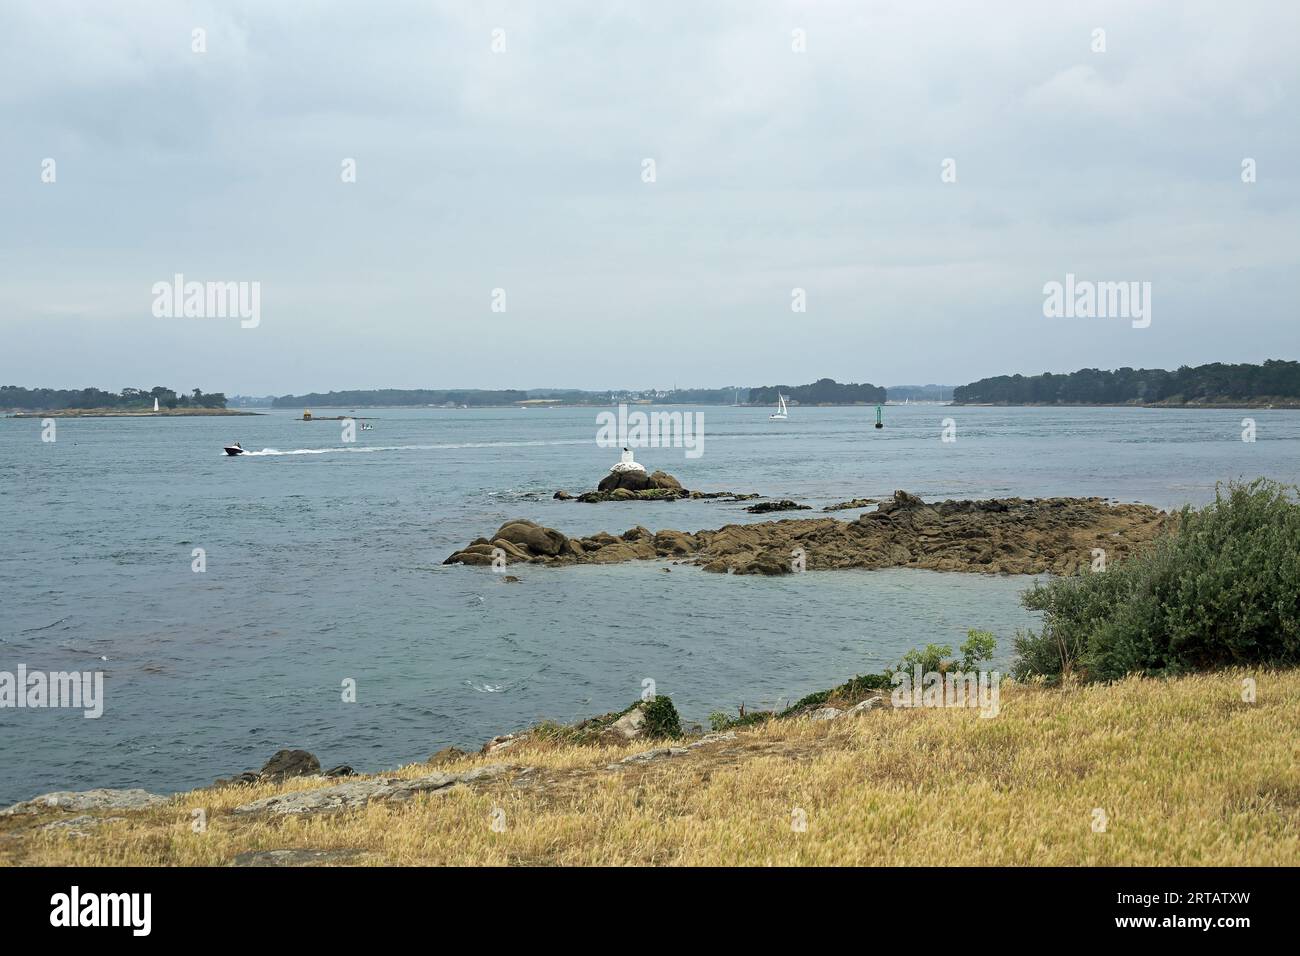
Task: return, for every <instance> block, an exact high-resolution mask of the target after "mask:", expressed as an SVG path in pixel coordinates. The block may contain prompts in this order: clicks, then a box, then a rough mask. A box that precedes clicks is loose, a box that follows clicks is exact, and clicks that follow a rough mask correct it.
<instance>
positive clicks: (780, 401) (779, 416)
mask: <svg viewBox="0 0 1300 956" xmlns="http://www.w3.org/2000/svg"><path fill="white" fill-rule="evenodd" d="M776 400H777V409H776V414H774V415H768V416H767V417H768V418H769V419H771V420H772V421H782V422H783V421H785V420H786V419H787V418H789V417H790V412H789V410H787V409H786V407H785V396H784V395H782V394H781V393H780V392H777V393H776Z"/></svg>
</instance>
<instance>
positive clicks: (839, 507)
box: [822, 498, 879, 511]
mask: <svg viewBox="0 0 1300 956" xmlns="http://www.w3.org/2000/svg"><path fill="white" fill-rule="evenodd" d="M874 504H879V502H877V501H876V499H875V498H852V499H850V500H849V501H840V502H836V503H835V504H833V505H827V506H826V507H825V508H823V509H822V511H850V510H853V509H856V508H870V507H871V506H872V505H874Z"/></svg>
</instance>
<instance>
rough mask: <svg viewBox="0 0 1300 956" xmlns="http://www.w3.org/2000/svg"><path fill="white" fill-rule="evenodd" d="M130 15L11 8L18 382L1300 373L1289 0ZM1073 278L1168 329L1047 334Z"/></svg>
mask: <svg viewBox="0 0 1300 956" xmlns="http://www.w3.org/2000/svg"><path fill="white" fill-rule="evenodd" d="M111 7H112V8H113V9H111V10H110V5H108V4H102V3H97V2H80V3H76V2H67V0H5V2H4V3H3V4H2V5H0V384H14V385H24V386H29V387H36V386H47V387H60V388H69V387H84V386H91V385H93V386H97V387H100V388H111V389H118V388H121V387H123V386H139V387H145V388H149V387H152V386H154V385H166V386H168V387H172V388H176V389H179V390H185V391H188V390H190V389H192V388H194V387H200V388H202V389H203V390H204V391H224V392H226V393H228V394H236V393H238V394H246V395H266V394H286V393H301V392H306V391H327V390H330V389H344V388H379V387H395V388H396V387H426V388H444V387H477V388H507V387H513V388H538V387H552V386H557V387H558V386H562V387H573V388H594V389H603V388H654V387H657V388H665V387H673V386H679V387H708V386H726V385H742V386H743V385H762V384H778V383H780V384H802V383H805V382H810V381H813V380H815V379H818V378H822V377H830V378H834V379H836V380H838V381H841V382H848V381H853V382H871V383H873V384H877V385H894V384H903V383H927V382H940V383H945V384H964V383H967V382H970V381H974V380H976V379H978V378H981V377H984V376H988V375H996V374H1007V373H1013V372H1021V373H1025V374H1034V373H1038V372H1043V371H1057V372H1060V371H1071V370H1074V369H1078V368H1083V367H1100V368H1117V367H1121V366H1133V367H1162V368H1173V367H1177V366H1179V365H1184V364H1188V365H1195V364H1200V363H1203V362H1210V361H1233V362H1258V361H1262V360H1264V359H1267V358H1286V359H1297V358H1300V325H1298V323H1297V319H1298V318H1300V316H1298V315H1297V312H1298V306H1297V303H1298V302H1300V299H1298V297H1297V294H1296V293H1297V289H1296V286H1297V282H1298V281H1300V268H1298V266H1300V242H1298V240H1300V205H1298V202H1300V180H1298V178H1297V163H1298V161H1300V122H1297V116H1300V103H1298V102H1297V95H1298V94H1300V55H1298V54H1300V4H1297V3H1295V2H1294V0H1285V2H1284V0H1276V2H1273V0H1253V2H1252V0H1244V2H1238V3H1231V4H1230V3H1200V2H1195V0H1192V2H1168V3H1166V2H1143V3H1133V2H1131V0H1124V2H1114V3H1112V2H1097V3H1089V2H1078V3H1070V4H1068V5H1067V4H1057V3H1041V2H1035V0H1024V2H987V3H979V4H959V3H956V2H952V0H949V2H927V0H902V2H864V0H859V2H837V0H816V2H783V3H778V2H765V0H716V2H685V0H646V2H618V0H601V2H596V0H591V2H564V0H548V2H546V3H531V2H512V3H495V2H490V0H489V2H482V0H475V2H471V0H463V2H442V0H423V2H418V3H416V2H402V0H386V2H378V0H377V2H373V3H367V4H358V3H355V2H349V3H341V2H333V0H317V2H311V3H306V2H296V0H276V2H273V3H272V2H266V0H256V2H244V0H222V2H212V3H186V2H179V3H178V2H163V0H157V2H154V0H137V2H133V3H130V4H113V5H111ZM195 31H201V32H199V33H196V32H195ZM1099 31H1101V32H1099ZM196 47H201V48H202V49H196ZM51 160H52V161H53V162H52V163H51V162H50V161H51ZM647 161H652V163H653V165H652V166H651V165H650V163H649V162H647ZM349 162H350V163H351V164H352V165H351V166H350V167H349ZM1246 165H1249V166H1250V167H1251V168H1252V169H1253V175H1249V174H1247V173H1245V172H1244V167H1245V166H1246ZM350 169H354V170H355V176H351V175H350V172H349V170H350ZM1247 179H1253V181H1244V180H1247ZM353 180H354V181H353ZM178 274H179V275H181V276H183V277H184V280H183V281H185V282H198V283H227V282H234V283H244V284H245V285H243V286H241V287H240V288H242V289H243V290H244V291H245V293H246V294H250V295H251V290H252V289H253V288H254V286H253V284H254V283H256V284H257V285H256V289H257V291H258V310H257V317H256V322H255V323H254V322H253V321H252V320H251V319H245V320H241V318H240V316H239V315H236V314H231V313H229V312H227V313H225V314H221V312H222V310H221V309H220V308H219V303H216V304H209V303H207V302H206V299H204V301H203V302H202V303H201V304H202V306H203V307H202V308H201V309H200V310H199V311H204V312H205V313H206V314H203V315H200V316H192V317H186V316H184V315H183V314H178V315H173V316H170V317H169V316H167V315H166V314H165V313H166V311H167V306H168V304H171V305H174V306H175V307H176V311H177V312H183V311H184V307H183V302H181V303H173V302H172V301H171V297H170V296H168V295H165V294H164V293H161V292H160V291H159V289H160V286H159V283H163V284H170V283H172V282H173V277H174V276H176V275H178ZM1067 274H1070V275H1074V276H1075V277H1076V279H1078V280H1085V281H1095V282H1137V283H1150V286H1149V289H1150V299H1149V304H1150V312H1149V316H1148V317H1149V319H1150V322H1149V324H1147V325H1145V326H1144V327H1139V326H1140V325H1141V323H1138V322H1135V321H1130V319H1129V318H1128V317H1127V316H1125V315H1119V316H1115V315H1099V316H1071V317H1056V316H1053V317H1048V316H1046V315H1044V301H1045V298H1046V296H1045V292H1044V287H1045V285H1046V284H1048V283H1051V282H1054V281H1055V282H1061V283H1064V282H1065V279H1066V276H1067ZM164 287H168V286H164ZM1139 288H1140V286H1139ZM204 289H205V290H206V287H204ZM494 290H500V291H494ZM795 290H802V305H803V309H802V310H798V304H799V301H798V300H799V298H800V293H798V292H796V291H795ZM162 300H165V301H163V304H161V305H160V301H162ZM250 301H251V300H250ZM209 306H211V307H209ZM160 311H161V312H162V313H163V314H162V315H159V314H158V313H159V312H160ZM214 312H215V313H217V314H212V313H214ZM245 326H247V327H245Z"/></svg>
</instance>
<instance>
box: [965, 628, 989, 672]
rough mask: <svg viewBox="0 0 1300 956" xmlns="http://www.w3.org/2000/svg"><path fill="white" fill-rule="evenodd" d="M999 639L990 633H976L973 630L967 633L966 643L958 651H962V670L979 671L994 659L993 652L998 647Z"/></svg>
mask: <svg viewBox="0 0 1300 956" xmlns="http://www.w3.org/2000/svg"><path fill="white" fill-rule="evenodd" d="M997 644H998V639H997V638H996V637H994V636H993V635H992V634H991V633H989V632H988V631H976V630H974V629H971V630H969V631H967V632H966V642H965V643H964V644H962V646H961V647H959V648H957V650H959V651H961V669H962V670H964V671H973V670H978V669H979V665H980V664H981V663H983V662H984V661H987V660H990V659H992V657H993V650H994V648H996V647H997Z"/></svg>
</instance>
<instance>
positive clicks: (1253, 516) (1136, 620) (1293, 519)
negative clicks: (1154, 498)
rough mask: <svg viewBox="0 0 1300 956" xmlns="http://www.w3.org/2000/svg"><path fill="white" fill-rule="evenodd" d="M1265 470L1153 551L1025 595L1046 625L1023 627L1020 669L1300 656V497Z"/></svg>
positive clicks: (1085, 669) (1163, 666) (1085, 675)
mask: <svg viewBox="0 0 1300 956" xmlns="http://www.w3.org/2000/svg"><path fill="white" fill-rule="evenodd" d="M1296 492H1297V489H1295V488H1293V487H1290V486H1286V485H1280V484H1278V483H1276V482H1273V481H1269V480H1266V479H1258V480H1256V481H1253V482H1251V483H1249V484H1239V483H1230V484H1229V485H1228V488H1227V492H1226V494H1225V493H1224V491H1223V489H1222V488H1218V489H1216V490H1215V500H1214V503H1213V504H1211V505H1208V506H1206V507H1205V508H1202V509H1200V510H1194V509H1191V508H1184V509H1183V511H1182V512H1181V514H1180V515H1179V525H1178V530H1177V531H1176V532H1174V533H1172V534H1170V535H1166V536H1165V537H1163V538H1161V539H1159V540H1158V541H1157V542H1156V544H1155V546H1154V547H1153V548H1152V549H1151V550H1150V551H1149V552H1147V553H1145V554H1142V555H1139V556H1137V557H1134V558H1130V559H1129V560H1127V561H1124V562H1121V563H1119V564H1115V565H1112V566H1111V567H1110V568H1109V569H1108V570H1106V571H1104V572H1101V573H1084V574H1082V575H1078V576H1074V577H1069V578H1057V579H1055V580H1053V581H1050V582H1049V583H1047V584H1046V585H1042V584H1036V585H1035V586H1034V587H1033V588H1031V589H1030V590H1029V591H1026V592H1025V593H1024V594H1023V595H1022V596H1021V602H1022V603H1023V604H1024V606H1025V607H1026V608H1028V609H1030V610H1033V611H1042V612H1043V613H1044V615H1045V616H1044V621H1043V629H1042V630H1041V631H1040V632H1038V633H1034V632H1032V631H1030V632H1023V633H1018V634H1017V635H1016V638H1015V641H1014V646H1015V651H1016V662H1015V666H1014V667H1013V673H1014V674H1015V675H1016V676H1017V677H1029V676H1033V675H1036V674H1045V675H1049V676H1056V677H1059V676H1062V675H1064V674H1074V675H1076V676H1078V677H1080V678H1082V679H1084V680H1114V679H1118V678H1121V677H1123V676H1125V675H1126V674H1131V673H1143V674H1150V675H1173V674H1179V673H1186V672H1190V671H1200V670H1209V669H1213V668H1217V667H1230V666H1240V665H1259V666H1282V667H1286V666H1294V665H1296V664H1300V502H1298V501H1297V500H1296Z"/></svg>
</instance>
